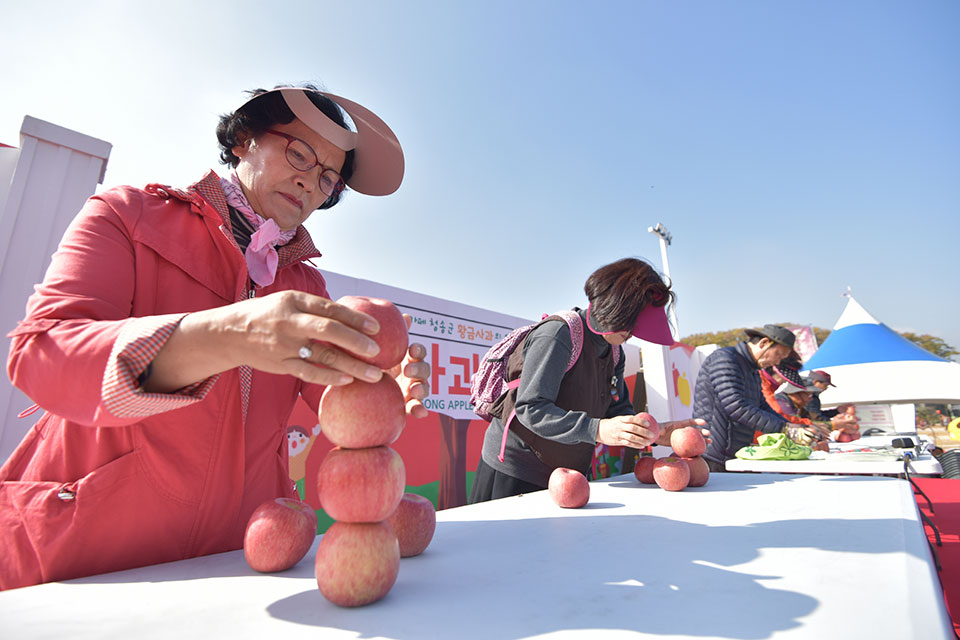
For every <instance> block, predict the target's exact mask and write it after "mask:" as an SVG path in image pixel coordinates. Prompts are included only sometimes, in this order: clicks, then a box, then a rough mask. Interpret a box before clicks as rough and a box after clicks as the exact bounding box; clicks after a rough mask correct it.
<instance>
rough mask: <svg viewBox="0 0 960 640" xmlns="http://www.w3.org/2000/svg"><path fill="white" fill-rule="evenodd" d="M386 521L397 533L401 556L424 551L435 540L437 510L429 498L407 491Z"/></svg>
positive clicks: (406, 556)
mask: <svg viewBox="0 0 960 640" xmlns="http://www.w3.org/2000/svg"><path fill="white" fill-rule="evenodd" d="M386 522H387V524H389V525H390V528H392V529H393V532H394V533H395V534H397V542H398V543H399V544H400V557H401V558H410V557H412V556H418V555H420V554H421V553H423V552H424V550H426V548H427V547H428V546H429V545H430V541H431V540H433V532H434V531H435V530H436V528H437V511H436V509H434V507H433V503H432V502H430V500H428V499H427V498H424V497H423V496H421V495H418V494H416V493H405V494H403V498H402V499H401V500H400V504H398V505H397V509H396V510H395V511H394V512H393V513H392V514H391V515H390V517H389V518H387V521H386Z"/></svg>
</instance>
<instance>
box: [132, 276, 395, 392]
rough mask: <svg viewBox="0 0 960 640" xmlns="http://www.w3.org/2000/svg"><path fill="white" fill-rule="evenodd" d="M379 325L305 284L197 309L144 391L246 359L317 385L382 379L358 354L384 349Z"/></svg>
mask: <svg viewBox="0 0 960 640" xmlns="http://www.w3.org/2000/svg"><path fill="white" fill-rule="evenodd" d="M377 331H379V325H378V324H377V321H376V320H375V319H374V318H372V317H371V316H369V315H367V314H365V313H361V312H359V311H355V310H353V309H350V308H348V307H345V306H343V305H340V304H337V303H336V302H333V301H331V300H328V299H326V298H322V297H320V296H315V295H312V294H309V293H304V292H302V291H280V292H277V293H272V294H270V295H267V296H264V297H262V298H251V299H249V300H243V301H241V302H236V303H234V304H230V305H226V306H224V307H217V308H214V309H206V310H203V311H197V312H195V313H191V314H189V315H187V316H185V317H184V319H183V320H182V321H181V323H180V325H179V327H178V328H177V331H176V332H174V334H173V335H172V336H171V337H170V339H169V340H168V341H167V343H166V344H165V345H164V347H163V349H162V350H161V351H160V353H159V354H157V357H156V358H155V359H154V361H153V370H152V373H151V376H150V379H149V380H148V382H147V385H145V390H146V391H161V392H162V391H173V390H175V389H180V388H183V387H185V386H187V385H190V384H193V383H195V382H199V381H200V380H204V379H205V378H207V377H209V376H211V375H214V374H216V373H220V372H222V371H227V370H229V369H233V368H235V367H238V366H240V365H247V366H249V367H252V368H253V369H257V370H258V371H264V372H267V373H276V374H285V375H292V376H296V377H297V378H300V379H301V380H303V381H304V382H310V383H314V384H322V385H344V384H348V383H350V382H352V381H353V380H354V379H359V380H363V381H365V382H376V381H377V380H379V379H380V376H381V375H383V372H382V371H381V370H380V369H379V368H377V367H375V366H372V365H369V364H367V363H365V362H363V361H361V360H358V359H357V358H356V357H355V356H356V355H364V356H372V355H375V354H376V353H377V352H378V351H379V347H378V346H377V343H376V342H374V340H373V339H372V338H371V337H370V336H372V335H374V334H376V333H377ZM302 347H308V348H309V351H310V353H309V357H307V358H301V357H300V350H301V348H302Z"/></svg>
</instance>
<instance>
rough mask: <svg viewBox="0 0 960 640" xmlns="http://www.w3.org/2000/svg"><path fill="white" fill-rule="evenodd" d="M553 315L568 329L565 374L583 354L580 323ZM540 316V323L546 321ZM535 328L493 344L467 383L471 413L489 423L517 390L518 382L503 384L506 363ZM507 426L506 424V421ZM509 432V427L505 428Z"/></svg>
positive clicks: (564, 314) (569, 315)
mask: <svg viewBox="0 0 960 640" xmlns="http://www.w3.org/2000/svg"><path fill="white" fill-rule="evenodd" d="M553 315H555V316H558V317H559V318H562V319H563V321H564V322H566V323H567V328H569V329H570V340H571V341H572V342H573V352H572V353H571V354H570V361H569V362H567V369H566V371H570V369H572V368H573V365H575V364H576V363H577V359H578V358H579V357H580V352H581V351H582V350H583V320H581V319H580V314H578V313H577V312H576V311H558V312H557V313H554V314H553ZM548 317H549V315H547V314H544V315H543V316H542V317H541V318H540V320H541V322H542V321H543V320H544V319H545V318H548ZM539 324H540V323H539V322H538V323H536V324H529V325H526V326H523V327H517V328H516V329H514V330H513V331H511V332H510V333H508V334H507V335H506V337H504V338H503V339H501V340H500V342H498V343H497V344H495V345H493V346H492V347H490V350H489V351H487V353H486V355H485V356H483V361H482V362H481V363H480V367H479V368H478V369H477V371H476V373H474V374H473V382H471V383H470V402H471V403H473V412H474V413H476V414H477V415H478V416H480V417H481V418H483V419H484V420H486V421H487V422H489V421H490V420H492V419H493V415H492V414H491V413H490V410H491V409H492V408H493V405H494V404H495V403H496V401H497V400H498V399H499V398H500V396H502V395H503V394H505V393H507V392H508V391H510V389H516V388H517V387H519V386H520V378H517V379H516V380H512V381H510V382H508V381H507V379H506V378H507V359H508V358H509V357H510V354H511V353H513V352H514V350H515V349H516V348H517V345H519V344H520V343H521V342H523V339H524V338H526V337H527V334H528V333H530V331H532V330H533V328H534V327H537V326H539ZM619 355H620V350H619V349H616V350H615V351H614V362H616V361H617V360H619V357H618V356H619ZM508 424H509V421H508ZM508 428H509V427H508Z"/></svg>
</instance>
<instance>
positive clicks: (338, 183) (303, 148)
mask: <svg viewBox="0 0 960 640" xmlns="http://www.w3.org/2000/svg"><path fill="white" fill-rule="evenodd" d="M266 133H272V134H273V135H275V136H280V137H281V138H286V140H287V149H286V156H287V162H289V163H290V166H291V167H293V168H294V169H296V170H297V171H310V169H313V168H314V167H316V166H319V167H320V169H321V171H320V191H322V192H323V194H324V195H325V196H327V197H328V198H333V197H335V196H338V195H340V193H341V192H342V191H343V190H344V188H346V186H347V185H346V184H345V183H344V182H343V178H341V177H340V174H339V173H337V172H336V171H334V170H333V169H328V168H326V167H324V166H323V165H322V164H320V161H319V160H317V153H316V151H314V150H313V147H311V146H310V145H308V144H307V143H306V142H304V141H303V140H301V139H300V138H297V137H294V136H291V135H289V134H286V133H283V132H282V131H277V130H276V129H267V131H266Z"/></svg>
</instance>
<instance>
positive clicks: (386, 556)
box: [316, 296, 408, 607]
mask: <svg viewBox="0 0 960 640" xmlns="http://www.w3.org/2000/svg"><path fill="white" fill-rule="evenodd" d="M337 302H338V303H340V304H342V305H345V306H348V307H350V308H352V309H356V310H358V311H362V312H364V313H367V314H369V315H371V316H373V317H374V318H376V320H377V321H378V322H379V323H380V331H379V333H378V334H377V335H376V336H374V340H376V342H377V344H378V345H379V346H380V352H379V353H378V354H377V355H376V356H374V357H372V358H367V359H364V360H365V361H366V362H368V363H369V364H372V365H374V366H377V367H379V368H381V369H391V368H393V367H395V366H397V365H398V364H400V362H401V361H402V360H403V356H404V354H405V353H406V350H407V339H408V337H407V326H406V323H405V322H404V320H403V315H402V314H401V313H400V310H399V309H397V308H396V307H395V306H394V305H393V304H391V303H390V302H388V301H386V300H380V299H376V298H365V297H360V296H346V297H344V298H341V299H340V300H338V301H337ZM404 405H405V402H404V397H403V392H402V391H401V390H400V386H399V385H398V384H397V382H396V380H394V379H393V378H392V377H391V376H389V375H383V376H381V378H380V380H379V381H377V382H373V383H368V382H363V381H360V380H355V381H354V382H352V383H350V384H348V385H345V386H339V387H328V388H327V390H326V391H324V393H323V397H322V398H321V399H320V424H321V425H322V426H323V433H324V435H325V436H326V437H327V439H328V440H329V441H330V442H331V443H332V444H333V445H334V448H333V449H331V450H330V451H329V452H328V453H327V455H326V457H324V459H323V462H322V463H321V464H320V468H319V469H318V471H317V493H318V495H319V498H320V506H321V507H323V510H324V511H325V512H326V513H327V515H328V516H330V517H331V518H333V519H334V520H335V521H336V522H334V523H333V524H332V525H331V526H330V528H329V529H328V530H327V532H326V533H325V534H324V536H323V539H322V540H321V541H320V545H319V546H318V548H317V558H316V577H317V586H319V588H320V593H322V594H323V596H324V597H325V598H326V599H327V600H329V601H331V602H333V603H334V604H338V605H340V606H344V607H355V606H360V605H364V604H369V603H371V602H375V601H377V600H379V599H380V598H382V597H383V596H385V595H386V594H387V592H388V591H389V590H390V588H391V587H392V586H393V584H394V582H396V579H397V573H398V572H399V568H400V546H399V543H398V541H397V536H396V533H395V532H394V530H393V528H392V527H391V526H390V525H389V524H388V523H387V522H386V520H387V518H389V517H390V516H391V515H392V514H393V513H394V511H396V510H397V506H398V505H399V504H400V500H401V499H402V497H403V490H404V487H405V486H406V471H405V469H404V466H403V460H402V459H401V458H400V455H399V454H398V453H397V452H396V451H394V450H393V449H391V448H390V447H389V446H388V445H390V444H391V443H393V442H394V441H395V440H396V439H397V438H398V437H399V436H400V432H401V431H402V430H403V426H404V423H405V420H406V412H405V407H404Z"/></svg>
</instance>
